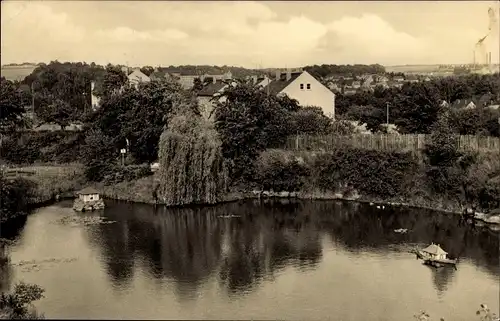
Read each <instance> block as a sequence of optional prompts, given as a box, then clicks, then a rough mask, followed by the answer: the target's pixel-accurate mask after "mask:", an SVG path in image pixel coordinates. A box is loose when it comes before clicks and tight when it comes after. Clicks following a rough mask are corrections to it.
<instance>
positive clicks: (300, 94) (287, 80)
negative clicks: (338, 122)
mask: <svg viewBox="0 0 500 321" xmlns="http://www.w3.org/2000/svg"><path fill="white" fill-rule="evenodd" d="M263 90H265V91H267V93H268V94H270V95H283V94H286V95H287V96H288V97H290V98H292V99H295V100H297V101H298V102H299V105H301V106H316V107H320V108H321V109H322V110H323V113H324V114H325V115H326V116H329V117H332V118H335V94H334V93H333V92H332V91H331V90H330V89H329V88H328V87H326V86H325V85H323V84H322V83H321V82H319V81H318V80H317V79H316V78H314V77H313V76H312V75H311V74H309V73H308V72H307V71H302V70H296V71H292V70H287V71H286V72H282V71H277V72H276V77H275V79H274V80H272V81H271V82H270V83H269V84H268V85H267V86H265V87H264V88H263Z"/></svg>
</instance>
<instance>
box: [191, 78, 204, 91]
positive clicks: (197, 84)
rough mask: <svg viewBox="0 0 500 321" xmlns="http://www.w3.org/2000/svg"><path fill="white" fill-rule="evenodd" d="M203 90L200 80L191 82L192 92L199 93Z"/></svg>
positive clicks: (196, 79)
mask: <svg viewBox="0 0 500 321" xmlns="http://www.w3.org/2000/svg"><path fill="white" fill-rule="evenodd" d="M202 88H203V83H202V82H201V80H200V78H195V79H194V80H193V91H199V90H201V89H202Z"/></svg>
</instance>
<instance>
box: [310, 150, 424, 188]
mask: <svg viewBox="0 0 500 321" xmlns="http://www.w3.org/2000/svg"><path fill="white" fill-rule="evenodd" d="M417 166H418V163H417V160H416V159H415V158H414V157H413V156H412V155H411V154H410V153H397V152H380V151H376V150H363V149H355V148H342V149H337V150H335V151H333V152H331V153H326V154H322V155H319V156H318V157H317V159H316V161H315V162H314V165H313V168H314V169H315V175H314V176H315V179H316V181H317V185H318V186H319V187H320V188H321V189H323V190H335V188H336V187H338V186H339V185H342V184H343V185H348V186H350V187H352V188H355V189H357V190H358V191H360V192H363V193H365V194H367V195H372V196H380V197H391V196H402V195H401V193H404V192H405V191H404V190H402V189H401V186H402V185H403V182H404V180H405V178H406V177H407V176H408V175H411V174H412V173H414V172H415V170H416V168H417Z"/></svg>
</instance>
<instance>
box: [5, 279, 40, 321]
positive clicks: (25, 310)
mask: <svg viewBox="0 0 500 321" xmlns="http://www.w3.org/2000/svg"><path fill="white" fill-rule="evenodd" d="M44 291H45V290H44V289H42V288H41V287H39V286H38V285H35V284H25V283H23V282H20V283H18V284H16V286H15V287H14V291H13V292H12V293H3V292H2V294H0V318H1V319H32V320H33V319H44V316H43V314H38V313H37V311H36V309H35V307H34V306H33V301H37V300H40V299H41V298H43V297H44V296H43V292H44Z"/></svg>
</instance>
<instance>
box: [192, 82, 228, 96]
mask: <svg viewBox="0 0 500 321" xmlns="http://www.w3.org/2000/svg"><path fill="white" fill-rule="evenodd" d="M225 86H227V84H225V83H224V82H222V81H220V80H218V81H216V82H215V83H213V82H211V83H208V84H207V85H205V86H204V87H203V88H202V89H201V90H200V91H199V92H198V96H213V95H214V94H216V93H218V92H219V91H220V90H222V88H224V87H225Z"/></svg>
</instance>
